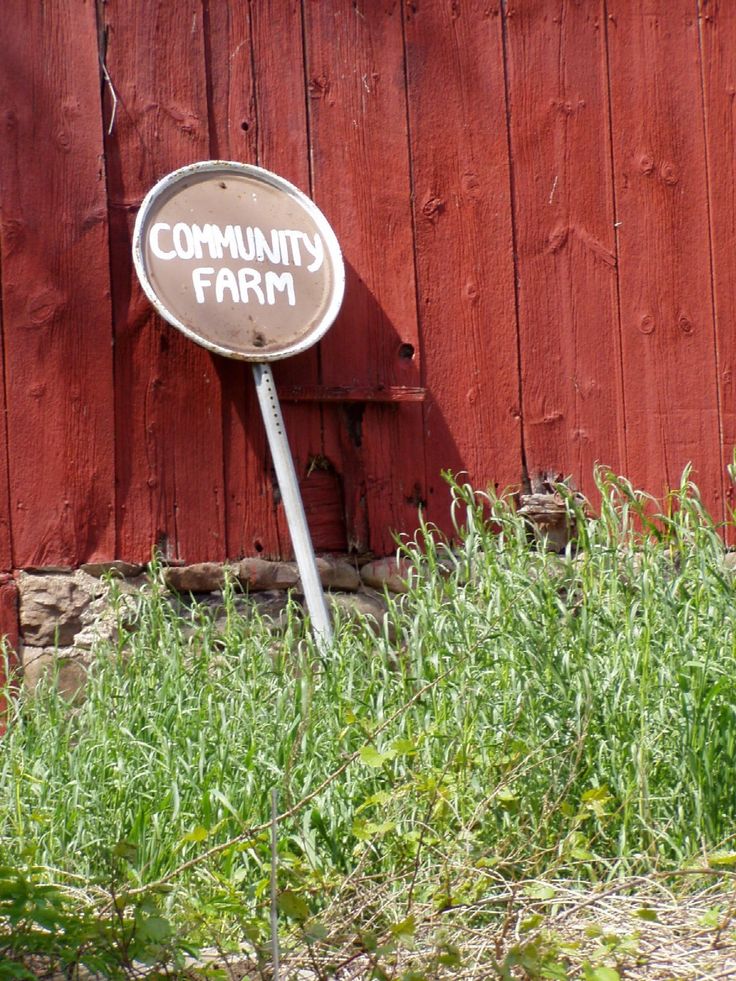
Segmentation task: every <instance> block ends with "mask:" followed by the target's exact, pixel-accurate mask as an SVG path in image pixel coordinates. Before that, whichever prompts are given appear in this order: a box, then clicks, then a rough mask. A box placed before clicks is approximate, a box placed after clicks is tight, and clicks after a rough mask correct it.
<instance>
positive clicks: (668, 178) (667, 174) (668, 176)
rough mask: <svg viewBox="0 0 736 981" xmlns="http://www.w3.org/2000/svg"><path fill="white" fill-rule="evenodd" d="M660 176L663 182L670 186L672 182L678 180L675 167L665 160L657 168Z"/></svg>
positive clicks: (675, 182)
mask: <svg viewBox="0 0 736 981" xmlns="http://www.w3.org/2000/svg"><path fill="white" fill-rule="evenodd" d="M659 174H660V177H661V178H662V181H663V182H664V183H665V184H668V185H669V186H670V187H672V186H673V185H674V184H677V182H678V181H679V180H680V175H679V174H678V173H677V167H675V165H674V164H673V163H671V162H670V161H668V160H666V161H665V162H664V163H663V164H662V166H661V167H660V169H659Z"/></svg>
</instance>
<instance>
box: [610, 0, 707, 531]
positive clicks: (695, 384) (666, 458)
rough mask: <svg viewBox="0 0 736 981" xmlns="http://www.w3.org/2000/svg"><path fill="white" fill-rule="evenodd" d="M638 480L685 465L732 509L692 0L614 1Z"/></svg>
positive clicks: (613, 67) (625, 309)
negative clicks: (724, 474) (725, 476)
mask: <svg viewBox="0 0 736 981" xmlns="http://www.w3.org/2000/svg"><path fill="white" fill-rule="evenodd" d="M608 15H609V16H608V47H609V60H610V80H611V111H612V132H613V154H614V170H615V194H616V212H617V213H616V221H617V225H618V255H619V281H620V296H621V323H622V350H623V372H624V398H625V405H626V429H627V441H628V468H627V470H628V476H629V477H630V478H631V479H632V480H633V482H634V483H635V484H638V485H640V486H643V487H645V488H646V489H647V490H649V491H650V492H652V493H654V494H657V495H660V494H661V493H662V492H663V490H664V489H665V488H666V487H670V486H672V485H673V484H674V485H676V484H677V483H678V482H679V478H680V474H681V471H682V469H683V467H684V466H685V465H686V464H687V463H689V462H691V461H692V462H693V464H694V467H695V469H694V473H693V477H694V479H695V481H696V482H697V483H698V484H699V486H700V489H701V491H702V494H703V498H704V500H705V502H706V503H707V505H708V507H709V508H710V509H711V510H712V511H713V512H714V514H715V515H716V516H717V515H718V514H720V513H721V510H722V506H723V497H722V492H723V487H722V479H721V460H720V435H719V418H718V392H717V379H716V356H715V343H714V328H713V307H712V284H711V272H710V242H709V234H708V200H707V180H706V177H707V175H706V157H705V143H704V134H703V106H702V91H701V79H700V68H699V60H698V59H699V52H698V24H697V18H696V12H695V5H694V4H692V3H690V0H645V2H642V3H640V4H630V3H627V2H625V0H608Z"/></svg>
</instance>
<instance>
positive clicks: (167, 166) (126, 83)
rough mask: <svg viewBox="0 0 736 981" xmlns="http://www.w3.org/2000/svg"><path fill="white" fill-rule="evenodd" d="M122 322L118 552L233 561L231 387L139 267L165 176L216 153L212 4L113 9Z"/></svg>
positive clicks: (117, 314) (116, 295) (116, 285)
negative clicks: (146, 224) (134, 235)
mask: <svg viewBox="0 0 736 981" xmlns="http://www.w3.org/2000/svg"><path fill="white" fill-rule="evenodd" d="M101 13H102V17H103V25H104V32H105V45H106V50H105V63H106V66H107V70H108V72H109V75H110V79H111V83H112V85H113V86H114V88H115V93H116V96H117V100H118V101H117V107H116V110H115V115H114V120H113V119H112V111H113V110H112V101H111V99H110V92H109V90H108V92H107V96H108V98H107V99H106V122H107V124H108V125H111V127H112V132H110V133H108V135H107V137H106V140H105V149H106V158H107V167H108V186H109V195H110V224H111V252H112V268H113V318H114V329H115V390H116V423H117V451H118V452H117V475H118V494H119V507H118V522H117V525H118V526H117V533H118V552H119V554H120V555H121V557H124V558H131V559H135V560H139V561H140V560H145V559H146V558H147V557H149V556H150V554H151V549H152V547H153V546H154V545H158V546H159V547H160V548H161V549H162V551H163V552H164V554H165V555H166V556H167V557H171V558H181V559H185V560H190V559H194V558H197V559H221V558H224V557H225V522H224V501H223V497H224V488H223V451H222V421H221V397H220V384H219V379H218V374H217V368H216V365H215V362H214V357H213V356H211V355H210V354H209V353H207V352H205V351H204V350H202V349H200V348H198V347H197V346H196V345H194V344H192V342H191V341H189V340H188V339H186V338H185V337H183V336H182V335H181V334H179V332H178V331H176V330H174V328H172V327H170V326H168V325H167V324H165V323H164V322H163V321H161V320H160V319H159V318H157V317H155V316H154V315H153V313H152V311H151V308H150V305H149V304H148V302H147V300H146V299H145V297H144V296H143V294H142V291H141V289H140V287H139V285H138V282H137V279H136V277H135V274H134V272H133V270H132V264H131V256H130V240H131V231H132V224H133V221H134V218H135V214H136V212H137V210H138V208H139V206H140V203H141V200H142V198H143V196H144V195H145V194H146V192H147V191H148V190H149V189H150V188H151V187H152V185H153V184H154V183H155V182H156V181H157V180H158V179H159V178H160V177H162V176H163V175H164V174H166V173H168V172H169V171H171V170H174V169H175V168H177V167H181V166H184V165H185V164H188V163H191V162H193V161H195V160H202V159H207V157H208V120H207V93H206V80H205V58H204V32H203V24H202V21H203V16H202V7H201V2H200V0H182V2H180V3H176V4H171V3H167V2H165V0H154V2H151V3H147V4H145V5H143V6H141V5H140V4H127V3H123V2H121V0H109V2H107V3H105V4H104V5H103V6H102V7H101Z"/></svg>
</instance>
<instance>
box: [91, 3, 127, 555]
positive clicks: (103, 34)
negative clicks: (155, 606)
mask: <svg viewBox="0 0 736 981" xmlns="http://www.w3.org/2000/svg"><path fill="white" fill-rule="evenodd" d="M101 3H102V0H97V3H96V4H95V23H96V25H97V55H98V57H99V60H100V128H101V131H102V133H103V138H102V154H101V155H100V169H101V171H102V179H103V181H104V182H105V200H106V201H107V266H108V269H109V277H110V308H109V312H110V317H109V323H110V346H111V351H112V354H111V362H112V363H111V365H110V373H111V375H112V392H111V398H112V458H113V461H114V463H113V470H114V473H113V488H112V502H113V526H114V531H113V534H114V542H115V545H114V548H115V555H114V556H111V558H118V557H119V552H120V547H119V546H120V542H119V541H118V533H119V528H118V505H119V500H118V481H117V458H118V447H117V433H118V427H117V418H116V416H117V399H116V397H115V392H116V391H117V378H116V364H115V362H116V358H115V353H114V352H115V330H114V326H113V311H112V283H113V276H114V266H113V249H112V239H111V224H110V209H111V207H112V203H111V201H110V195H109V187H108V182H107V153H106V152H105V139H104V132H105V93H106V91H108V85H109V88H110V91H113V92H114V89H113V83H112V81H111V80H109V76H108V75H107V67H106V65H105V54H106V51H105V49H106V42H107V30H106V28H105V24H104V21H103V18H102V12H101V9H100V8H101ZM108 80H109V81H108ZM114 123H115V117H114V115H111V117H110V124H109V125H110V131H112V126H113V125H114ZM136 207H137V206H136Z"/></svg>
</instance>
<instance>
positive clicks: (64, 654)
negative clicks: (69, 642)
mask: <svg viewBox="0 0 736 981" xmlns="http://www.w3.org/2000/svg"><path fill="white" fill-rule="evenodd" d="M20 657H21V665H22V668H23V687H24V688H25V690H26V691H27V692H28V693H29V694H31V695H32V694H33V693H34V692H35V690H36V688H37V686H38V684H39V682H40V681H41V680H42V679H43V678H46V677H48V675H49V674H51V673H52V672H53V673H56V679H57V680H56V687H57V691H58V692H59V694H60V695H61V696H62V697H63V698H66V699H68V700H70V701H74V702H75V703H78V702H79V701H81V699H82V698H83V697H84V695H83V693H84V686H85V684H86V681H87V663H86V660H85V658H84V656H83V655H82V654H81V653H80V652H79V651H78V650H77V649H76V648H75V647H65V648H55V647H29V646H28V645H26V644H21V647H20Z"/></svg>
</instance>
